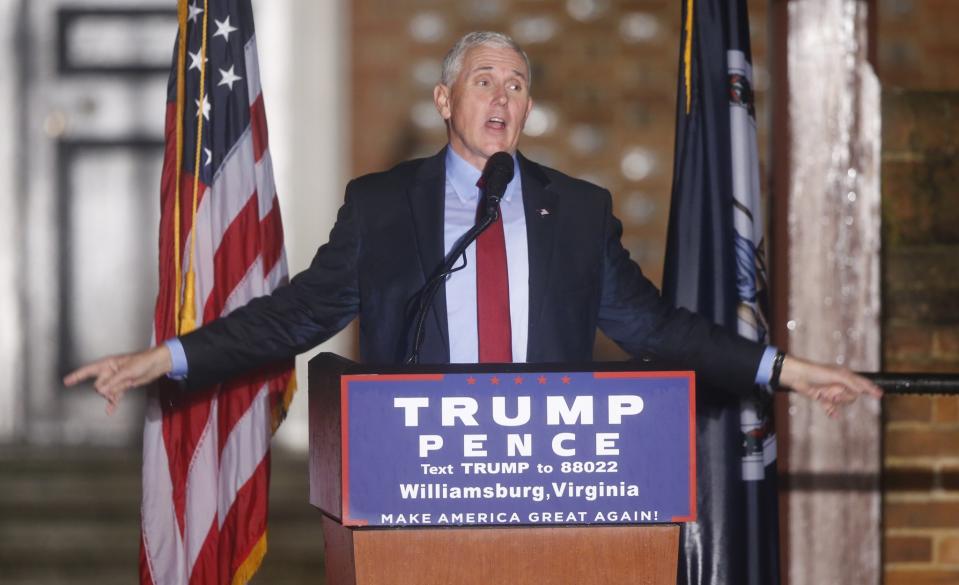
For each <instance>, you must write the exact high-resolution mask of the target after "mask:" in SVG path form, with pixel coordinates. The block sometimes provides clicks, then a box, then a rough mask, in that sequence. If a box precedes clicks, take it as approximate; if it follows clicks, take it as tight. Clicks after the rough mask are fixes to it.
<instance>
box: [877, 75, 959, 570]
mask: <svg viewBox="0 0 959 585" xmlns="http://www.w3.org/2000/svg"><path fill="white" fill-rule="evenodd" d="M957 131H959V93H957V92H924V91H911V90H888V91H886V92H885V94H884V96H883V160H882V164H883V170H882V182H883V261H884V276H883V299H884V302H883V311H884V317H883V344H884V347H883V355H884V361H885V369H886V370H887V371H900V372H907V371H913V372H953V373H956V372H959V137H957V136H956V133H957ZM884 415H885V429H884V431H885V445H884V469H883V474H884V477H883V481H884V523H885V529H884V532H885V534H884V541H885V576H886V584H887V585H907V584H908V585H924V584H937V585H938V584H943V585H944V584H946V583H959V397H945V396H938V397H932V396H916V397H892V398H887V399H886V401H885V409H884Z"/></svg>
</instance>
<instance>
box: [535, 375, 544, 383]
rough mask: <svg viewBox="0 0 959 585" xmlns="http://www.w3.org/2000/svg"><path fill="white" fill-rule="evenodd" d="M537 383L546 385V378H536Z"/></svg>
mask: <svg viewBox="0 0 959 585" xmlns="http://www.w3.org/2000/svg"><path fill="white" fill-rule="evenodd" d="M536 381H537V382H539V383H540V384H545V383H546V376H540V377H539V378H536Z"/></svg>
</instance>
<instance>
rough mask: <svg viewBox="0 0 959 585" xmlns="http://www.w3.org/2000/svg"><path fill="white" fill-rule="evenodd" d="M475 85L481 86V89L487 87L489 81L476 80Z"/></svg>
mask: <svg viewBox="0 0 959 585" xmlns="http://www.w3.org/2000/svg"><path fill="white" fill-rule="evenodd" d="M476 85H479V86H482V87H486V86H487V85H489V81H487V80H485V79H480V80H478V81H477V82H476Z"/></svg>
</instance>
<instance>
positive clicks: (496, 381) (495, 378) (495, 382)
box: [490, 376, 499, 385]
mask: <svg viewBox="0 0 959 585" xmlns="http://www.w3.org/2000/svg"><path fill="white" fill-rule="evenodd" d="M490 382H492V383H493V384H496V385H499V378H497V377H496V376H493V379H491V380H490Z"/></svg>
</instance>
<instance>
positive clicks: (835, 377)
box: [779, 355, 882, 417]
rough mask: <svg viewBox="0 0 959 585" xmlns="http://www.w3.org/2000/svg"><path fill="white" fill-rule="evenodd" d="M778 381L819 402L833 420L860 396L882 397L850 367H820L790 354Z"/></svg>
mask: <svg viewBox="0 0 959 585" xmlns="http://www.w3.org/2000/svg"><path fill="white" fill-rule="evenodd" d="M779 382H780V384H782V385H783V386H788V387H789V388H792V389H793V390H795V391H796V392H798V393H799V394H802V395H803V396H805V397H807V398H810V399H812V400H815V401H816V402H818V403H819V404H820V405H822V407H823V408H824V409H825V410H826V414H828V415H829V416H831V417H835V416H836V415H837V414H838V412H839V409H840V408H841V407H843V406H845V405H847V404H850V403H852V402H855V401H856V399H857V398H859V396H861V395H866V396H871V397H873V398H882V390H881V389H880V388H879V386H876V385H875V384H873V383H872V382H870V381H869V380H867V379H866V378H863V377H862V376H860V375H858V374H856V373H855V372H853V371H851V370H849V369H847V368H840V367H836V366H827V365H825V364H817V363H815V362H810V361H807V360H804V359H800V358H797V357H793V356H791V355H787V356H786V359H785V360H784V361H783V367H782V372H781V373H780V375H779Z"/></svg>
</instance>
